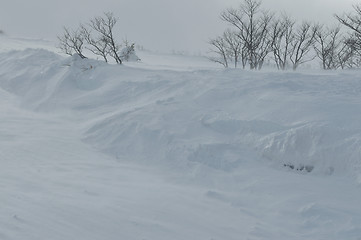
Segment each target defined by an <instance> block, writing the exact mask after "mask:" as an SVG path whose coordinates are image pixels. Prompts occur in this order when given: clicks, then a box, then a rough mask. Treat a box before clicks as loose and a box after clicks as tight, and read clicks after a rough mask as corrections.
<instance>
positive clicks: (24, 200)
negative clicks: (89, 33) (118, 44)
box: [0, 36, 361, 240]
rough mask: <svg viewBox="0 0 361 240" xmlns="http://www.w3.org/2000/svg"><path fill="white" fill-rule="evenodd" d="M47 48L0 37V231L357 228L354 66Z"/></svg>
mask: <svg viewBox="0 0 361 240" xmlns="http://www.w3.org/2000/svg"><path fill="white" fill-rule="evenodd" d="M41 46H44V47H41ZM39 47H40V48H39ZM56 52H57V50H56V49H54V48H53V47H51V44H45V43H44V41H35V40H32V41H29V40H24V39H23V40H20V39H17V40H14V39H11V38H8V37H4V36H2V37H1V38H0V110H1V111H0V117H1V122H0V161H1V168H0V206H1V207H0V239H4V240H20V239H28V240H33V239H34V240H39V239H53V240H63V239H86V240H89V239H94V240H95V239H157V240H162V239H164V240H169V239H175V240H176V239H179V240H184V239H197V240H198V239H207V240H210V239H214V240H216V239H240V238H241V239H277V240H279V239H335V240H336V239H337V240H338V239H353V240H360V239H361V208H360V201H361V192H360V186H361V122H360V120H359V119H361V112H360V110H359V109H360V106H361V99H360V93H361V80H360V77H359V76H360V72H359V71H358V70H354V71H332V72H331V71H330V72H325V71H315V70H312V71H307V72H306V71H303V72H302V71H301V72H277V71H274V70H265V71H262V72H251V71H245V70H239V69H237V70H232V69H230V70H223V69H220V68H217V67H216V66H215V65H213V64H212V63H209V62H208V61H207V60H206V59H203V58H201V57H191V56H176V55H166V54H159V53H151V52H147V51H140V52H137V54H138V55H139V57H140V58H141V59H142V62H136V63H125V64H124V65H122V66H119V65H112V64H105V63H103V62H101V61H97V60H92V59H85V60H83V59H80V58H78V57H76V56H73V57H65V56H61V55H58V54H57V53H56Z"/></svg>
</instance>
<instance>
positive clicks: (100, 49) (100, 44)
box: [80, 25, 110, 62]
mask: <svg viewBox="0 0 361 240" xmlns="http://www.w3.org/2000/svg"><path fill="white" fill-rule="evenodd" d="M80 29H81V34H82V35H83V38H84V40H85V41H86V42H87V44H88V46H85V48H86V49H88V50H89V51H91V52H92V53H93V54H95V55H97V56H101V57H102V58H103V59H104V61H105V62H108V56H109V54H110V49H109V43H108V41H107V40H106V39H104V37H103V36H101V35H100V36H96V37H94V36H93V34H92V30H91V29H89V28H87V27H86V26H84V25H81V26H80Z"/></svg>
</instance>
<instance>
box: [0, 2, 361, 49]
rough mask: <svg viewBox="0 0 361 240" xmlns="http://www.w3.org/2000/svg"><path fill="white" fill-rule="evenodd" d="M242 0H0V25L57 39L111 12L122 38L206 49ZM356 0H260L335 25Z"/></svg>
mask: <svg viewBox="0 0 361 240" xmlns="http://www.w3.org/2000/svg"><path fill="white" fill-rule="evenodd" d="M239 3H240V0H61V1H60V0H57V1H53V0H1V6H0V29H2V30H4V31H5V32H6V33H7V34H8V35H10V36H15V37H31V38H45V39H51V40H52V39H56V36H57V35H59V34H61V32H62V26H67V27H76V26H77V25H78V24H79V23H80V22H86V21H88V20H89V18H91V17H93V16H97V15H101V14H102V13H103V12H105V11H112V12H114V14H115V16H117V17H119V18H120V21H119V23H118V26H117V30H118V32H119V33H120V34H121V36H122V37H124V38H125V37H126V38H128V40H130V41H134V42H136V43H138V44H140V45H143V46H144V47H145V48H148V49H151V50H160V51H171V50H177V51H178V50H187V51H189V52H191V53H197V50H198V49H200V50H202V51H205V50H206V49H207V47H208V46H207V44H206V42H207V40H208V39H209V38H210V37H213V36H216V35H217V34H219V33H221V32H222V31H223V29H224V28H225V25H224V23H222V21H221V20H220V19H219V15H220V13H221V11H222V10H224V9H226V8H228V7H237V6H238V5H239ZM355 3H357V0H263V7H264V8H266V9H270V10H273V11H281V12H282V11H283V12H287V13H289V14H290V15H291V16H293V17H294V18H296V19H299V20H303V19H306V20H312V21H317V22H320V23H326V24H330V25H332V24H336V21H335V20H334V19H333V16H332V14H333V13H342V12H344V11H350V10H351V9H352V4H355Z"/></svg>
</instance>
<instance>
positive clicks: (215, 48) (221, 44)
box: [209, 37, 228, 68]
mask: <svg viewBox="0 0 361 240" xmlns="http://www.w3.org/2000/svg"><path fill="white" fill-rule="evenodd" d="M209 44H210V45H211V47H212V50H211V52H212V53H214V54H215V55H216V56H214V57H209V60H211V61H213V62H216V63H219V64H221V65H223V66H224V67H225V68H228V49H227V43H226V41H225V40H224V38H223V37H216V38H214V39H211V40H210V41H209Z"/></svg>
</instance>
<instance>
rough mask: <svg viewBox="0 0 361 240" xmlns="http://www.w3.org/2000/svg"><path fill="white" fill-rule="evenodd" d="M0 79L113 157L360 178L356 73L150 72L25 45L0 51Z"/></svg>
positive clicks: (25, 103) (27, 104) (26, 102)
mask: <svg viewBox="0 0 361 240" xmlns="http://www.w3.org/2000/svg"><path fill="white" fill-rule="evenodd" d="M140 66H141V65H140ZM14 73H15V74H14ZM0 76H1V79H2V80H1V82H0V87H1V89H2V91H6V92H9V93H11V94H14V95H17V96H19V99H20V105H21V106H22V107H23V108H25V109H28V110H35V111H38V112H48V113H54V114H60V113H61V112H65V113H66V116H67V117H69V118H72V119H74V120H76V121H77V122H79V123H81V124H80V127H81V129H82V132H83V137H82V138H83V141H85V142H86V143H88V144H90V145H91V146H92V147H94V148H95V149H98V150H101V151H103V152H106V153H107V154H109V155H111V156H115V157H117V158H118V159H121V160H125V161H133V162H134V161H135V162H142V163H146V164H149V165H157V164H158V165H168V166H172V167H173V166H177V168H179V169H185V168H186V169H187V168H194V167H195V166H197V167H199V166H205V167H207V168H210V169H215V170H221V171H224V172H231V171H237V169H238V168H240V167H242V163H245V162H259V163H261V162H262V164H269V165H271V167H274V168H279V169H280V170H281V171H295V173H296V172H299V173H307V174H321V175H323V174H325V175H329V174H342V175H350V176H352V177H354V178H355V179H357V180H358V181H359V182H361V174H360V173H361V121H360V119H361V111H360V110H359V109H360V105H361V99H360V94H361V81H360V78H359V72H358V71H349V72H322V73H318V72H314V73H279V72H272V71H269V72H263V73H259V72H249V71H242V70H227V71H225V70H202V71H190V72H184V71H183V72H179V71H169V70H163V71H160V70H157V71H155V70H146V69H140V68H135V67H134V66H133V67H132V68H130V67H127V66H115V65H107V64H104V63H102V62H99V61H95V60H89V59H85V60H82V59H80V58H78V57H77V56H73V57H69V58H63V57H60V56H58V55H56V54H54V53H52V52H48V51H46V50H32V49H28V50H25V51H11V52H7V53H2V54H1V55H0Z"/></svg>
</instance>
